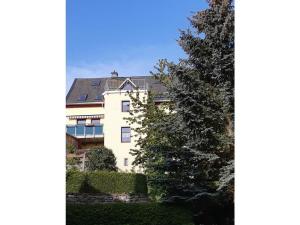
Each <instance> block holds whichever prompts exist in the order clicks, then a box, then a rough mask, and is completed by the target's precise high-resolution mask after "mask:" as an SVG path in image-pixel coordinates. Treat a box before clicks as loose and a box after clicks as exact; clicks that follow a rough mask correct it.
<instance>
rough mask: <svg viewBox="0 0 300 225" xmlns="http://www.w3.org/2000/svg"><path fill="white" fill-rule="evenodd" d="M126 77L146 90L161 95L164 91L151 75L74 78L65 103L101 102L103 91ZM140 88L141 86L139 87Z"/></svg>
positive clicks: (111, 87)
mask: <svg viewBox="0 0 300 225" xmlns="http://www.w3.org/2000/svg"><path fill="white" fill-rule="evenodd" d="M127 78H129V79H131V80H132V81H133V83H135V84H136V85H137V86H143V85H144V86H146V89H147V90H151V91H152V92H153V93H157V94H159V95H162V94H163V93H166V88H165V86H163V85H162V84H161V82H160V81H158V80H156V79H155V78H154V77H152V76H132V77H116V78H111V77H104V78H77V79H75V80H74V82H73V84H72V86H71V88H70V90H69V92H68V94H67V100H66V102H67V104H74V103H89V102H103V100H104V99H103V95H102V94H103V92H104V91H106V90H108V89H110V90H113V89H115V90H116V88H115V87H117V86H120V85H121V84H122V83H123V82H124V81H125V80H126V79H127ZM141 89H142V88H141ZM84 95H87V96H86V98H85V101H81V100H80V99H84V98H82V96H84Z"/></svg>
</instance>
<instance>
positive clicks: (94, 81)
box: [92, 80, 101, 86]
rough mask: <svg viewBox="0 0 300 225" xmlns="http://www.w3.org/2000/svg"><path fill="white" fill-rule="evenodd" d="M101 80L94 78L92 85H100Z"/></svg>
mask: <svg viewBox="0 0 300 225" xmlns="http://www.w3.org/2000/svg"><path fill="white" fill-rule="evenodd" d="M100 82H101V81H100V80H92V86H99V85H100Z"/></svg>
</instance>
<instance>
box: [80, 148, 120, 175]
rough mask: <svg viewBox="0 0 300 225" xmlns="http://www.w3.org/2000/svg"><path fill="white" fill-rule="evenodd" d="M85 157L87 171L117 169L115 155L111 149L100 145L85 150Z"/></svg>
mask: <svg viewBox="0 0 300 225" xmlns="http://www.w3.org/2000/svg"><path fill="white" fill-rule="evenodd" d="M86 157H87V159H88V161H87V162H86V169H87V170H89V171H95V170H108V171H117V166H116V157H115V155H114V153H113V152H112V150H111V149H108V148H106V147H104V146H100V147H97V148H94V149H92V150H90V151H89V152H87V153H86Z"/></svg>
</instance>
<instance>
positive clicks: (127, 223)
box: [66, 203, 194, 225]
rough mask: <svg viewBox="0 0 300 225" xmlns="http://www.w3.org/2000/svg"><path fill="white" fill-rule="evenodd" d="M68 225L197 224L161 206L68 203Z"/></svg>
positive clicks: (175, 208)
mask: <svg viewBox="0 0 300 225" xmlns="http://www.w3.org/2000/svg"><path fill="white" fill-rule="evenodd" d="M66 219H67V223H66V224H67V225H193V224H194V223H193V222H192V214H191V212H190V211H188V210H187V209H184V208H182V207H178V206H170V205H163V204H159V203H127V204H126V203H112V204H98V205H76V204H72V205H71V204H67V217H66Z"/></svg>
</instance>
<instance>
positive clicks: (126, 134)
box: [121, 127, 130, 143]
mask: <svg viewBox="0 0 300 225" xmlns="http://www.w3.org/2000/svg"><path fill="white" fill-rule="evenodd" d="M121 142H122V143H128V142H130V127H121Z"/></svg>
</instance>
